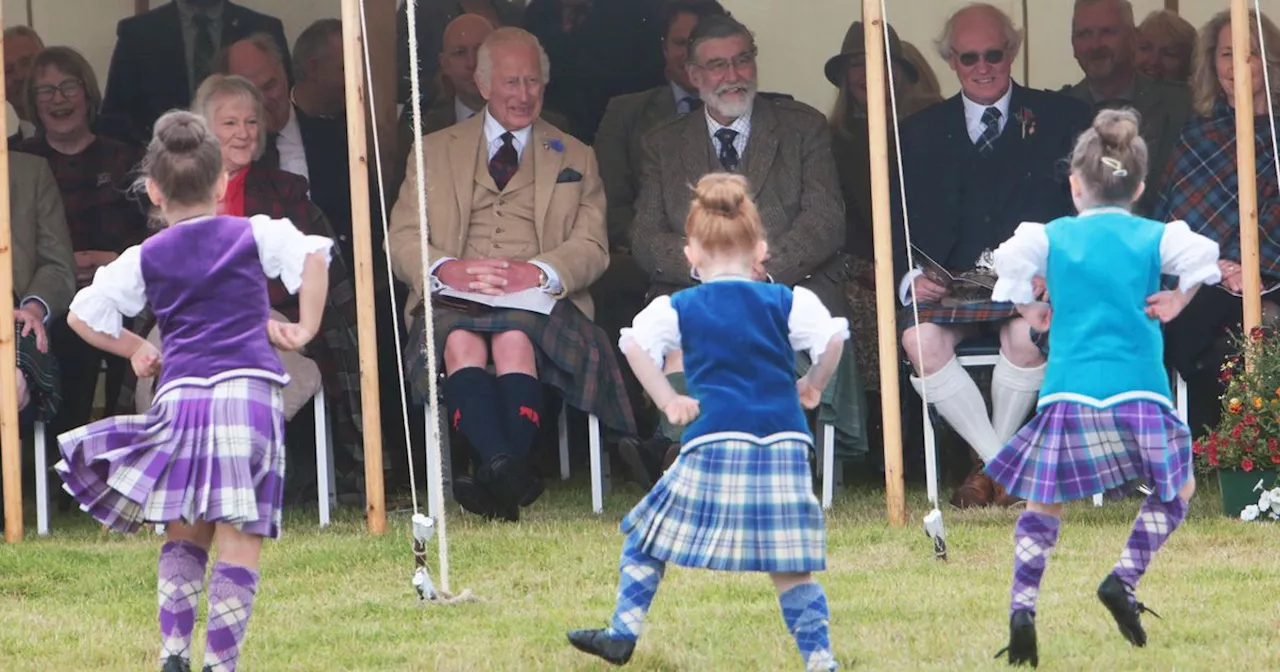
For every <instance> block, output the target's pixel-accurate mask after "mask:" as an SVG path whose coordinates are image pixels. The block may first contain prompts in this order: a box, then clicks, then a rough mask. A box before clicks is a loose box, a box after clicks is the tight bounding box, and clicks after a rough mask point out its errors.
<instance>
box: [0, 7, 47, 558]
mask: <svg viewBox="0 0 1280 672" xmlns="http://www.w3.org/2000/svg"><path fill="white" fill-rule="evenodd" d="M3 24H4V7H3V3H0V25H3ZM2 43H3V38H0V44H2ZM3 102H4V73H3V72H0V103H3ZM0 107H3V105H0ZM7 137H9V118H8V116H7V115H4V114H0V139H3V138H7ZM11 241H12V237H11V235H10V227H9V147H8V144H7V143H4V142H0V471H3V478H4V540H5V541H6V542H8V543H10V544H15V543H17V542H19V541H22V437H20V436H19V435H18V367H17V364H16V362H17V361H18V352H17V347H18V343H17V341H16V340H14V339H15V336H16V334H15V333H14V325H13V309H14V308H15V307H16V306H14V305H13V247H12V245H11V244H10V243H11ZM5 315H8V316H9V317H5ZM36 450H44V446H36Z"/></svg>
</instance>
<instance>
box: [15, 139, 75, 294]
mask: <svg viewBox="0 0 1280 672" xmlns="http://www.w3.org/2000/svg"><path fill="white" fill-rule="evenodd" d="M9 229H10V236H11V240H12V243H11V245H12V249H13V255H12V256H13V291H14V293H15V294H17V295H18V299H19V300H23V299H26V298H28V297H40V299H41V300H42V301H44V302H45V304H46V305H48V307H49V317H50V318H53V317H56V316H58V315H61V314H63V313H65V312H66V311H67V306H69V305H71V299H72V297H73V296H75V292H76V262H75V255H74V254H73V253H72V249H71V234H70V233H69V232H68V231H67V217H66V214H65V213H64V212H63V210H62V194H61V193H60V192H59V191H58V183H57V182H56V181H54V179H53V171H52V170H50V169H49V162H47V161H45V160H44V159H42V158H40V157H38V156H33V155H31V154H23V153H21V152H9Z"/></svg>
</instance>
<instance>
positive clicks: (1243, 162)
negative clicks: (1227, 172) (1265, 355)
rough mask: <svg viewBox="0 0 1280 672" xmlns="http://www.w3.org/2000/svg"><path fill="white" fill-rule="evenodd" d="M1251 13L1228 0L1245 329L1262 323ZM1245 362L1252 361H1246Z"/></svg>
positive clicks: (1244, 3)
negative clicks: (1233, 80) (1233, 84)
mask: <svg viewBox="0 0 1280 672" xmlns="http://www.w3.org/2000/svg"><path fill="white" fill-rule="evenodd" d="M1252 29H1253V17H1252V16H1251V15H1250V13H1249V3H1248V0H1231V44H1232V47H1231V52H1232V56H1231V63H1232V71H1233V72H1234V73H1235V103H1236V174H1237V175H1238V176H1239V179H1238V180H1237V182H1238V184H1239V187H1238V189H1239V201H1240V268H1241V278H1243V280H1244V292H1243V293H1244V330H1245V333H1246V334H1247V333H1249V332H1250V331H1251V330H1252V329H1253V328H1254V327H1256V326H1258V325H1259V324H1261V323H1262V277H1261V275H1260V273H1261V269H1260V267H1259V264H1258V175H1257V162H1256V156H1255V151H1256V147H1255V144H1254V140H1253V138H1254V135H1253V114H1254V111H1253V71H1252V69H1251V68H1250V67H1249V58H1250V54H1251V53H1253V50H1254V46H1253V30H1252ZM1248 364H1252V363H1251V362H1249V363H1248Z"/></svg>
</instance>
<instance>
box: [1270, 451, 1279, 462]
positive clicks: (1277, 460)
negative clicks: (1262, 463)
mask: <svg viewBox="0 0 1280 672" xmlns="http://www.w3.org/2000/svg"><path fill="white" fill-rule="evenodd" d="M1271 464H1280V455H1277V454H1275V453H1272V454H1271Z"/></svg>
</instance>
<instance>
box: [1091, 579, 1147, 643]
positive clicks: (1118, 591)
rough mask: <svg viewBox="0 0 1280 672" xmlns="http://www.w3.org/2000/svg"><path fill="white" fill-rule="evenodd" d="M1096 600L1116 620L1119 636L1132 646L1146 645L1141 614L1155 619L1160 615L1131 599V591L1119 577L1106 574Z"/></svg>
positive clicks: (1145, 633) (1145, 634) (1145, 632)
mask: <svg viewBox="0 0 1280 672" xmlns="http://www.w3.org/2000/svg"><path fill="white" fill-rule="evenodd" d="M1098 599H1099V600H1102V604H1103V606H1105V607H1106V608H1107V611H1110V612H1111V617H1112V618H1114V619H1116V625H1117V626H1119V627H1120V634H1121V635H1124V638H1125V639H1127V640H1129V643H1130V644H1132V645H1134V646H1146V645H1147V631H1146V630H1144V629H1143V628H1142V618H1141V617H1140V616H1141V614H1142V613H1143V612H1146V613H1148V614H1151V615H1152V616H1155V617H1156V618H1160V614H1157V613H1156V612H1154V611H1151V610H1150V609H1148V608H1147V606H1146V605H1145V604H1143V603H1141V602H1139V601H1137V600H1135V599H1134V598H1133V589H1132V588H1130V587H1129V585H1128V584H1126V583H1125V582H1124V581H1121V580H1120V577H1118V576H1116V575H1115V574H1108V575H1107V578H1105V579H1103V580H1102V585H1100V586H1098Z"/></svg>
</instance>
